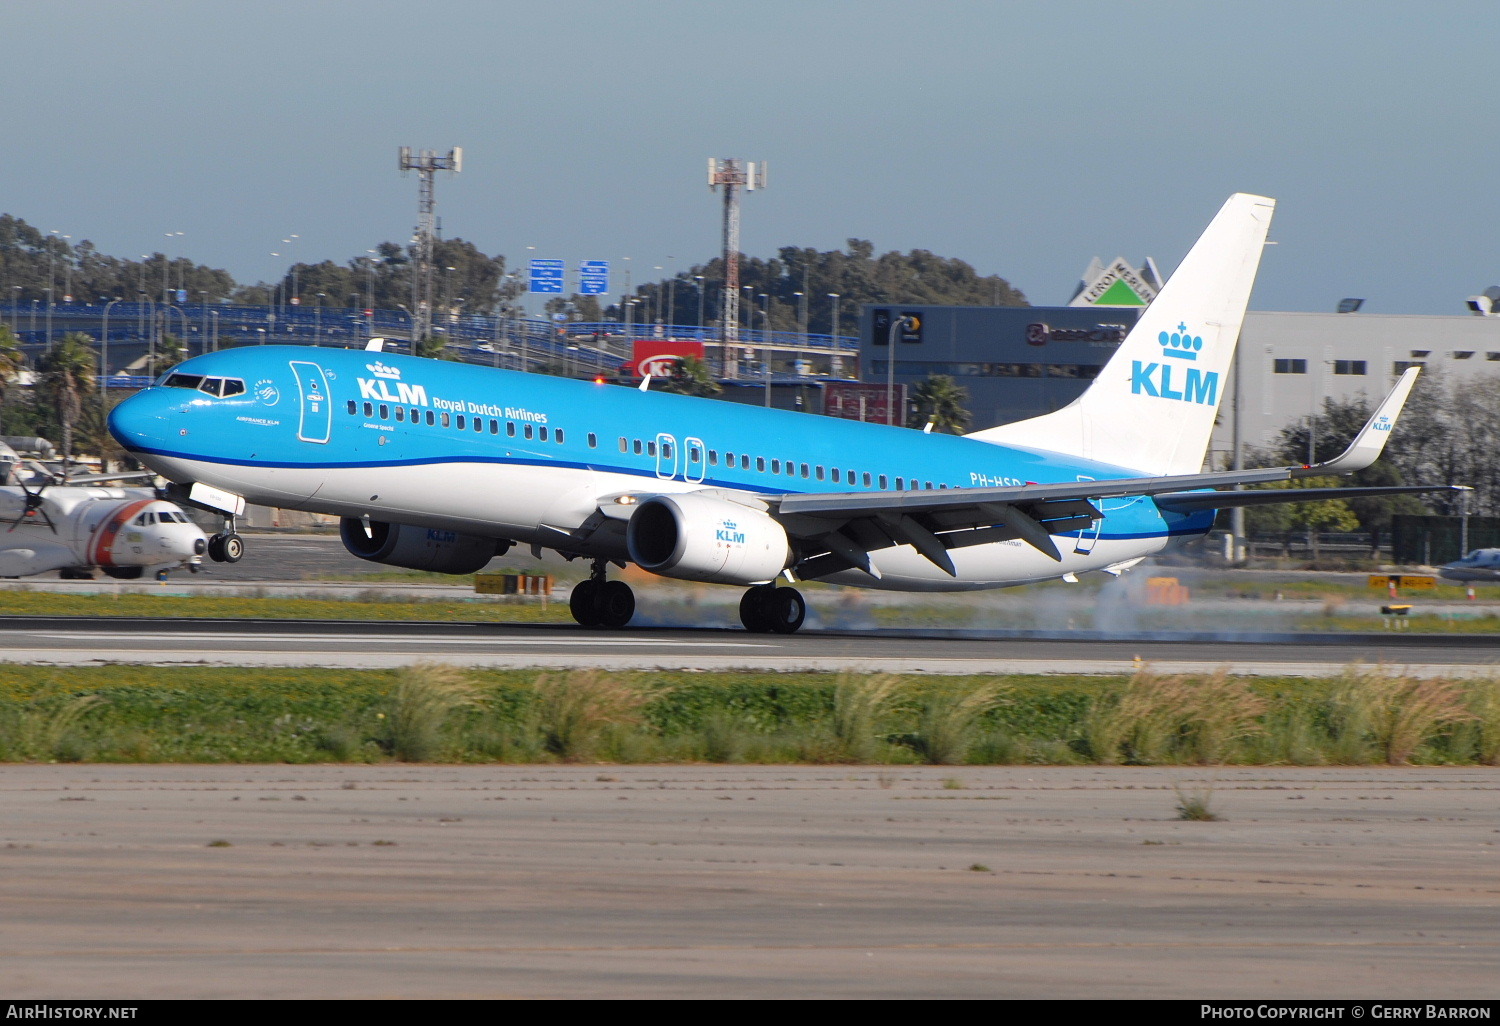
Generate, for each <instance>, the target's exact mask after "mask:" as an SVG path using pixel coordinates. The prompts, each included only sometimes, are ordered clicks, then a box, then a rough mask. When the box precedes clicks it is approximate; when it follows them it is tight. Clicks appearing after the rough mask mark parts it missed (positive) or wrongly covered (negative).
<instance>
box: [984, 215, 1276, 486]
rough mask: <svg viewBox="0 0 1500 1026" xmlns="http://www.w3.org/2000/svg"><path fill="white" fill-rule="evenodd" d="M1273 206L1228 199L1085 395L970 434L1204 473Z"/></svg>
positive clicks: (1155, 469) (1154, 469)
mask: <svg viewBox="0 0 1500 1026" xmlns="http://www.w3.org/2000/svg"><path fill="white" fill-rule="evenodd" d="M1275 207H1276V201H1275V200H1272V199H1267V198H1265V197H1264V196H1251V195H1249V194H1246V193H1236V194H1235V195H1233V196H1231V197H1229V200H1228V202H1226V203H1225V204H1224V206H1223V207H1222V208H1221V209H1220V210H1219V213H1218V216H1216V217H1215V218H1214V219H1213V222H1212V223H1211V224H1210V225H1209V226H1208V228H1207V229H1206V230H1205V231H1204V232H1203V234H1202V235H1201V236H1200V237H1199V239H1198V241H1197V243H1196V244H1195V245H1194V246H1193V248H1192V249H1191V250H1190V251H1189V252H1188V255H1187V256H1186V257H1184V258H1183V260H1182V263H1181V265H1179V266H1178V268H1177V271H1176V273H1175V274H1173V275H1172V277H1171V278H1170V279H1169V280H1168V281H1167V283H1166V285H1164V286H1163V287H1162V290H1161V293H1160V294H1159V295H1158V296H1157V297H1156V299H1155V300H1154V301H1152V303H1151V305H1150V306H1149V307H1147V309H1146V312H1145V313H1143V314H1142V315H1141V319H1140V320H1139V321H1137V322H1136V325H1135V327H1134V328H1132V329H1131V330H1130V333H1129V334H1128V335H1126V336H1125V341H1124V342H1122V343H1121V344H1120V348H1119V349H1118V350H1117V351H1116V352H1115V355H1114V356H1112V357H1111V358H1110V360H1109V362H1108V363H1107V364H1105V365H1104V367H1103V368H1102V369H1101V370H1100V372H1099V377H1098V378H1096V379H1095V380H1094V382H1093V384H1091V385H1090V386H1089V388H1088V391H1086V392H1084V394H1083V395H1081V396H1079V397H1078V399H1077V400H1075V401H1074V402H1073V403H1071V404H1070V405H1068V406H1065V407H1063V408H1062V409H1061V410H1058V411H1057V412H1056V413H1049V414H1046V415H1044V416H1041V417H1034V418H1032V419H1031V420H1023V421H1018V422H1016V423H1014V424H1002V425H1001V426H999V427H994V428H988V429H986V430H984V431H976V432H974V433H973V434H971V435H969V437H970V438H977V439H980V440H982V441H986V442H996V443H999V444H1004V445H1020V446H1025V447H1026V448H1030V449H1045V450H1050V451H1053V452H1065V453H1069V454H1070V455H1076V456H1082V457H1085V458H1087V459H1092V460H1098V461H1099V462H1101V463H1112V464H1115V465H1116V466H1122V467H1129V468H1131V469H1132V470H1138V471H1142V472H1144V473H1146V474H1193V473H1197V472H1198V471H1199V470H1201V469H1202V467H1203V458H1204V455H1205V453H1206V452H1207V451H1208V442H1209V437H1210V435H1211V434H1212V433H1213V426H1214V418H1215V416H1216V415H1217V413H1218V409H1219V403H1220V402H1221V401H1222V400H1223V398H1224V390H1225V387H1224V386H1225V384H1226V381H1227V379H1228V377H1229V368H1230V366H1231V364H1232V362H1233V359H1234V347H1235V343H1236V342H1237V341H1238V340H1239V334H1240V326H1241V325H1242V324H1243V322H1244V319H1245V308H1246V306H1247V305H1248V304H1249V302H1250V289H1251V287H1252V286H1253V285H1254V284H1255V271H1256V268H1257V267H1258V266H1259V265H1260V254H1261V250H1262V248H1263V247H1264V246H1265V242H1266V233H1267V232H1268V231H1269V230H1270V227H1271V213H1272V211H1273V210H1274V209H1275Z"/></svg>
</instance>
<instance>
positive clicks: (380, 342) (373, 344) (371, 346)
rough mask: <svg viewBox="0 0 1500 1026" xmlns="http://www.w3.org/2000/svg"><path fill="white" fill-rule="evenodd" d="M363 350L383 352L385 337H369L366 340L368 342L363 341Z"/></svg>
mask: <svg viewBox="0 0 1500 1026" xmlns="http://www.w3.org/2000/svg"><path fill="white" fill-rule="evenodd" d="M365 352H367V353H383V352H385V339H383V338H372V339H370V341H368V342H366V343H365Z"/></svg>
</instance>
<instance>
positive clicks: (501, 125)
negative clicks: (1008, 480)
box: [0, 0, 1500, 314]
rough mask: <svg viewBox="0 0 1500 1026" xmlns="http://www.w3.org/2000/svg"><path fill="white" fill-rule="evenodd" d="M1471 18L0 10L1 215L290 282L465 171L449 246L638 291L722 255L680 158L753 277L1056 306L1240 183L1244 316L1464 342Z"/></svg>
mask: <svg viewBox="0 0 1500 1026" xmlns="http://www.w3.org/2000/svg"><path fill="white" fill-rule="evenodd" d="M1494 12H1495V8H1494V5H1493V4H1492V3H1480V2H1472V3H1469V2H1442V0H1437V2H1430V0H1429V2H1423V3H1417V2H1410V3H1401V2H1395V0H1360V2H1347V3H1338V2H1318V0H1286V2H1283V0H1236V2H1234V3H1227V2H1217V0H1202V2H1196V3H1189V2H1163V0H1146V2H1136V3H1121V2H1118V0H1109V2H1092V0H1088V2H1084V0H1077V2H1073V0H1045V2H1004V0H989V2H953V0H737V2H732V3H731V2H717V0H696V2H687V0H637V2H625V0H612V2H602V0H600V2H596V0H534V2H529V3H519V2H512V0H423V2H420V3H418V2H413V0H358V2H355V0H296V2H291V0H235V2H218V0H193V2H190V0H135V2H123V0H46V2H41V0H29V2H24V0H6V2H4V3H0V32H3V38H4V39H5V42H6V47H5V51H6V52H5V58H4V60H3V61H0V84H3V88H4V98H5V103H4V113H3V114H0V123H3V124H4V126H5V130H4V132H3V139H4V141H5V146H6V150H7V152H6V154H5V156H4V158H3V160H0V211H4V212H7V213H11V214H14V215H16V216H18V217H21V218H24V219H25V220H27V221H28V222H30V223H32V224H33V225H35V226H37V227H38V228H40V229H42V230H43V231H48V230H54V229H55V230H57V231H58V232H59V233H61V234H66V235H70V236H72V239H73V241H74V242H77V241H79V240H81V239H84V238H88V239H91V240H93V241H94V243H95V244H96V245H97V246H98V247H99V248H100V249H101V250H103V251H104V252H106V253H111V254H113V255H116V256H121V257H128V258H134V257H139V256H140V255H141V254H144V253H150V252H156V251H165V252H167V253H169V254H170V255H172V256H186V257H190V258H192V259H194V260H197V261H199V262H202V263H206V264H210V265H213V266H218V267H225V268H227V269H228V270H229V271H231V272H232V273H233V274H234V275H235V276H236V277H237V278H238V279H240V280H241V281H255V280H260V279H266V278H271V277H273V276H275V275H278V274H279V273H280V272H281V271H282V270H283V269H284V268H285V267H286V266H287V264H288V263H289V262H290V261H288V260H286V259H281V258H277V257H273V256H272V255H271V254H272V252H273V251H275V252H283V253H286V252H287V247H285V246H283V245H282V242H281V240H282V239H284V238H287V237H288V236H289V235H291V234H294V233H295V234H297V235H299V236H300V239H298V240H297V241H296V242H295V243H294V248H292V249H291V250H290V253H289V255H290V257H291V258H293V259H296V260H304V261H315V260H321V259H333V260H336V261H339V262H343V261H346V260H348V259H349V258H351V257H354V256H358V255H361V254H363V253H364V252H365V250H367V249H369V248H372V247H373V246H374V245H375V244H376V243H379V242H381V241H384V240H395V241H403V242H404V241H405V240H406V239H407V238H408V237H409V236H410V233H411V230H412V226H413V224H414V223H415V220H416V205H417V181H416V178H415V177H407V178H403V177H402V176H401V175H400V173H399V172H398V170H397V167H396V162H397V148H398V147H400V146H403V145H406V146H412V147H415V148H418V149H424V148H425V149H434V150H440V151H443V152H446V151H447V149H448V148H449V147H451V146H455V145H457V146H462V147H463V148H464V168H463V172H462V174H460V175H458V176H456V177H452V176H448V175H443V176H440V178H439V180H438V184H437V198H438V213H439V215H440V216H441V218H442V223H443V229H444V234H445V235H446V236H448V237H454V236H458V237H462V238H465V239H468V240H470V241H472V242H473V243H474V244H475V245H477V246H478V247H479V248H480V249H482V250H484V251H485V252H487V253H491V254H494V253H503V254H505V255H506V256H507V258H508V259H509V261H510V262H511V264H512V266H516V265H518V264H521V263H524V261H525V260H526V259H527V258H528V257H530V256H546V257H557V258H562V259H565V260H566V261H567V262H568V264H569V265H570V266H571V265H576V264H577V263H578V262H579V261H582V260H586V259H604V260H609V261H611V263H612V265H613V267H614V269H615V270H616V271H617V272H618V271H619V270H620V269H621V268H623V267H625V266H629V267H631V268H633V274H634V280H635V281H636V282H637V283H639V282H640V281H642V280H644V279H647V278H654V277H658V276H659V275H660V274H661V273H662V272H657V271H655V270H654V268H656V267H658V266H660V267H662V268H665V269H666V270H667V271H672V270H677V269H684V268H686V267H688V266H689V265H691V264H693V263H697V262H702V261H704V260H707V259H708V258H710V257H712V256H713V255H715V254H716V253H717V252H718V248H719V231H720V224H719V206H718V201H717V198H716V197H715V196H714V194H712V193H710V192H709V190H708V188H707V186H706V184H705V175H706V162H707V158H708V157H710V156H718V157H741V158H745V159H750V160H765V161H769V163H770V173H771V180H770V187H769V188H768V189H767V190H766V191H765V192H764V193H759V192H758V193H755V194H754V195H751V196H749V197H747V199H746V202H745V205H744V229H743V248H744V250H745V252H747V253H749V254H752V255H756V256H763V257H765V256H772V255H774V250H775V248H776V247H778V246H783V245H799V246H813V247H816V248H818V249H832V248H838V247H842V246H843V245H844V242H845V240H846V239H847V238H849V237H851V236H854V237H859V238H866V239H870V240H871V241H873V243H874V244H875V247H876V250H877V252H884V251H886V250H890V249H899V250H908V249H913V248H922V249H929V250H932V251H934V252H936V253H938V254H940V255H943V256H948V257H958V258H961V259H964V260H967V261H969V262H970V263H972V264H973V265H974V266H975V267H976V268H977V269H978V270H979V272H980V273H981V274H1000V275H1002V276H1004V277H1005V278H1007V279H1009V280H1010V281H1011V282H1012V284H1014V285H1016V286H1017V287H1019V288H1020V289H1022V290H1023V291H1024V292H1025V293H1026V295H1027V297H1028V298H1029V299H1030V300H1031V301H1032V302H1033V303H1038V304H1052V303H1061V302H1064V301H1066V300H1067V298H1068V297H1069V295H1070V294H1071V292H1072V289H1073V286H1074V284H1075V283H1076V281H1077V278H1078V275H1079V274H1080V273H1081V272H1082V270H1083V269H1084V267H1085V266H1086V264H1087V263H1088V261H1089V259H1090V258H1091V257H1093V256H1099V257H1101V258H1104V259H1109V258H1111V257H1114V256H1117V255H1120V256H1125V257H1126V258H1128V259H1130V260H1132V261H1136V262H1139V261H1140V260H1141V258H1143V257H1144V256H1146V255H1148V254H1149V255H1151V256H1153V257H1155V258H1156V259H1157V261H1158V263H1160V264H1161V266H1162V268H1163V269H1164V270H1168V271H1170V269H1171V268H1172V267H1174V266H1176V264H1177V262H1178V260H1180V259H1181V257H1182V254H1183V253H1184V252H1185V250H1186V249H1187V247H1188V246H1189V245H1191V243H1192V241H1193V239H1194V238H1195V237H1196V236H1197V234H1198V232H1199V231H1200V230H1201V229H1202V228H1203V226H1204V225H1206V224H1207V222H1208V221H1209V219H1210V218H1211V217H1212V215H1213V214H1214V212H1215V211H1216V210H1217V209H1218V207H1219V205H1220V204H1221V203H1222V202H1223V200H1224V198H1225V197H1226V196H1228V195H1229V194H1230V193H1232V192H1236V191H1250V192H1259V193H1263V194H1266V195H1270V196H1274V197H1276V198H1277V199H1278V200H1279V207H1278V210H1277V215H1276V222H1275V224H1274V226H1273V229H1272V238H1273V239H1274V240H1276V241H1277V242H1278V243H1279V245H1277V246H1275V247H1274V248H1271V249H1269V250H1267V253H1266V259H1265V261H1264V262H1263V264H1262V268H1261V275H1260V281H1259V285H1258V287H1257V289H1256V293H1255V298H1254V300H1253V304H1252V305H1253V307H1254V308H1255V309H1260V310H1314V311H1320V310H1327V311H1331V310H1332V309H1333V308H1334V305H1335V304H1336V303H1337V301H1338V300H1339V299H1340V298H1341V297H1344V296H1361V297H1365V298H1366V299H1367V300H1368V303H1367V306H1366V310H1368V311H1372V312H1380V313H1421V314H1430V313H1451V314H1460V313H1462V312H1463V309H1464V308H1463V300H1464V298H1465V297H1466V296H1468V295H1470V294H1472V293H1474V292H1477V291H1479V290H1480V289H1482V288H1483V287H1484V286H1486V285H1490V284H1495V283H1497V282H1500V259H1497V245H1496V230H1495V227H1494V222H1495V198H1494V196H1495V187H1496V178H1495V174H1496V169H1497V168H1500V144H1497V141H1496V140H1497V130H1496V117H1495V113H1494V102H1495V97H1496V94H1497V91H1500V58H1497V56H1496V54H1497V52H1500V51H1497V45H1496V41H1497V33H1496V28H1495V19H1494ZM176 232H181V233H182V234H181V235H180V236H178V235H175V234H174V235H173V236H172V237H171V239H170V240H169V239H168V238H167V235H168V233H176ZM528 247H535V249H534V250H528ZM626 257H629V258H630V260H629V261H628V264H627V262H626V261H625V260H624V258H626ZM612 286H613V289H614V291H615V292H618V291H619V287H620V278H619V277H618V275H617V276H616V278H615V279H614V281H613V283H612Z"/></svg>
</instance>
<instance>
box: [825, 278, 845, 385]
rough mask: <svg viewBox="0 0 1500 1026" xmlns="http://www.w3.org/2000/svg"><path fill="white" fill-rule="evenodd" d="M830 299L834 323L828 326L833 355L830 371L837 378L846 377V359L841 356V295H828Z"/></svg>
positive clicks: (835, 293)
mask: <svg viewBox="0 0 1500 1026" xmlns="http://www.w3.org/2000/svg"><path fill="white" fill-rule="evenodd" d="M828 298H829V299H831V300H833V321H832V323H830V324H829V326H828V348H829V350H830V351H831V352H832V353H833V359H832V360H830V361H829V368H828V369H829V371H830V372H831V373H832V375H833V376H834V377H836V378H841V377H843V376H844V358H843V357H842V356H841V355H840V354H839V294H838V293H837V292H830V293H828Z"/></svg>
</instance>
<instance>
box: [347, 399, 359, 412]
mask: <svg viewBox="0 0 1500 1026" xmlns="http://www.w3.org/2000/svg"><path fill="white" fill-rule="evenodd" d="M349 412H350V413H357V412H359V403H357V402H355V401H354V400H353V399H350V400H349Z"/></svg>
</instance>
